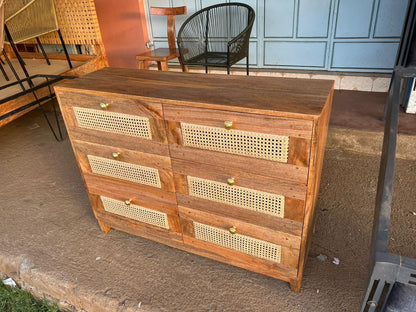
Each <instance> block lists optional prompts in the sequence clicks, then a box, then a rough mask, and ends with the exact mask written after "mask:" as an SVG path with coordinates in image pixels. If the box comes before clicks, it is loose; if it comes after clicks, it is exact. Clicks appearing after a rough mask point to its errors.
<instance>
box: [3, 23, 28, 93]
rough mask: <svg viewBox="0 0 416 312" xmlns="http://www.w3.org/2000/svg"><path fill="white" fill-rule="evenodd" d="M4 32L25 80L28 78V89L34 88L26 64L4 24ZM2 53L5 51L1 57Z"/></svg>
mask: <svg viewBox="0 0 416 312" xmlns="http://www.w3.org/2000/svg"><path fill="white" fill-rule="evenodd" d="M4 31H5V33H6V36H7V38H8V39H9V42H10V45H11V47H12V49H13V52H14V54H15V55H16V58H17V60H18V61H19V63H20V67H21V68H22V70H23V73H24V74H25V76H26V78H28V83H29V86H30V87H34V84H33V82H32V80H31V79H30V76H29V73H28V72H27V69H26V64H25V62H24V61H23V59H22V57H21V56H20V54H19V51H17V48H16V45H15V44H14V41H13V38H12V36H11V35H10V32H9V29H8V28H7V25H6V24H5V25H4ZM4 53H5V51H4V50H3V55H4ZM9 61H10V60H9ZM19 80H20V79H19Z"/></svg>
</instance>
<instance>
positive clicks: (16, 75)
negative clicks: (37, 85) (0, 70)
mask: <svg viewBox="0 0 416 312" xmlns="http://www.w3.org/2000/svg"><path fill="white" fill-rule="evenodd" d="M3 55H4V58H5V59H6V62H7V64H8V65H9V67H10V69H11V70H12V73H13V75H14V77H15V78H16V80H17V82H18V83H19V85H20V87H21V88H22V90H23V91H25V90H26V89H25V86H24V85H23V83H22V81H21V80H20V77H19V75H18V74H17V72H16V70H15V69H14V67H13V64H12V62H10V59H9V57H8V56H7V53H6V51H4V50H3ZM29 81H30V80H29Z"/></svg>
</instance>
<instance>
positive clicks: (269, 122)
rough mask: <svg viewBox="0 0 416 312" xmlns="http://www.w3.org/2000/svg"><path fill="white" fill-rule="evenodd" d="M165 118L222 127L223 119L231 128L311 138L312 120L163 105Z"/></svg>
mask: <svg viewBox="0 0 416 312" xmlns="http://www.w3.org/2000/svg"><path fill="white" fill-rule="evenodd" d="M163 110H164V113H165V119H166V120H168V121H176V122H185V123H191V124H197V125H204V126H210V127H217V128H221V129H224V121H226V120H229V121H232V122H233V127H232V129H234V130H242V131H251V132H259V133H267V134H274V135H282V136H293V137H297V138H304V139H308V140H310V139H311V134H312V121H309V120H302V119H294V118H279V117H271V116H266V115H257V114H245V113H237V112H229V111H225V110H216V109H202V108H195V107H187V108H184V107H182V106H177V105H167V104H165V105H163Z"/></svg>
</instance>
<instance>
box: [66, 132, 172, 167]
mask: <svg viewBox="0 0 416 312" xmlns="http://www.w3.org/2000/svg"><path fill="white" fill-rule="evenodd" d="M130 141H131V140H130ZM114 143H115V144H116V145H117V146H111V145H102V144H96V143H92V142H86V141H80V140H76V139H74V140H72V145H73V146H74V149H75V150H76V151H77V152H80V153H82V154H85V155H94V156H98V157H103V158H109V159H113V160H117V161H121V162H126V163H130V164H137V165H141V166H145V167H151V168H155V169H166V170H172V165H171V159H170V158H169V157H168V156H161V155H155V154H152V153H148V152H141V151H137V150H134V148H135V146H129V148H130V149H126V148H121V147H119V146H118V144H119V143H120V141H115V142H113V145H114ZM159 173H160V172H159Z"/></svg>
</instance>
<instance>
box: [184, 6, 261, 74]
mask: <svg viewBox="0 0 416 312" xmlns="http://www.w3.org/2000/svg"><path fill="white" fill-rule="evenodd" d="M254 18H255V13H254V10H253V8H251V7H250V6H248V5H246V4H243V3H224V4H217V5H213V6H210V7H207V8H205V9H202V10H201V11H198V12H196V13H194V14H193V15H191V16H190V17H189V18H188V19H187V20H186V21H185V22H184V23H183V25H182V27H181V28H180V30H179V32H178V39H177V40H178V48H179V53H180V57H181V59H182V64H183V66H182V70H184V66H185V65H202V66H205V72H208V66H215V67H227V73H228V74H230V67H231V66H232V65H234V64H235V63H237V62H238V61H240V60H242V59H243V58H246V59H247V65H246V66H247V75H248V74H249V58H248V56H249V54H248V50H249V39H250V33H251V28H252V27H253V23H254Z"/></svg>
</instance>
